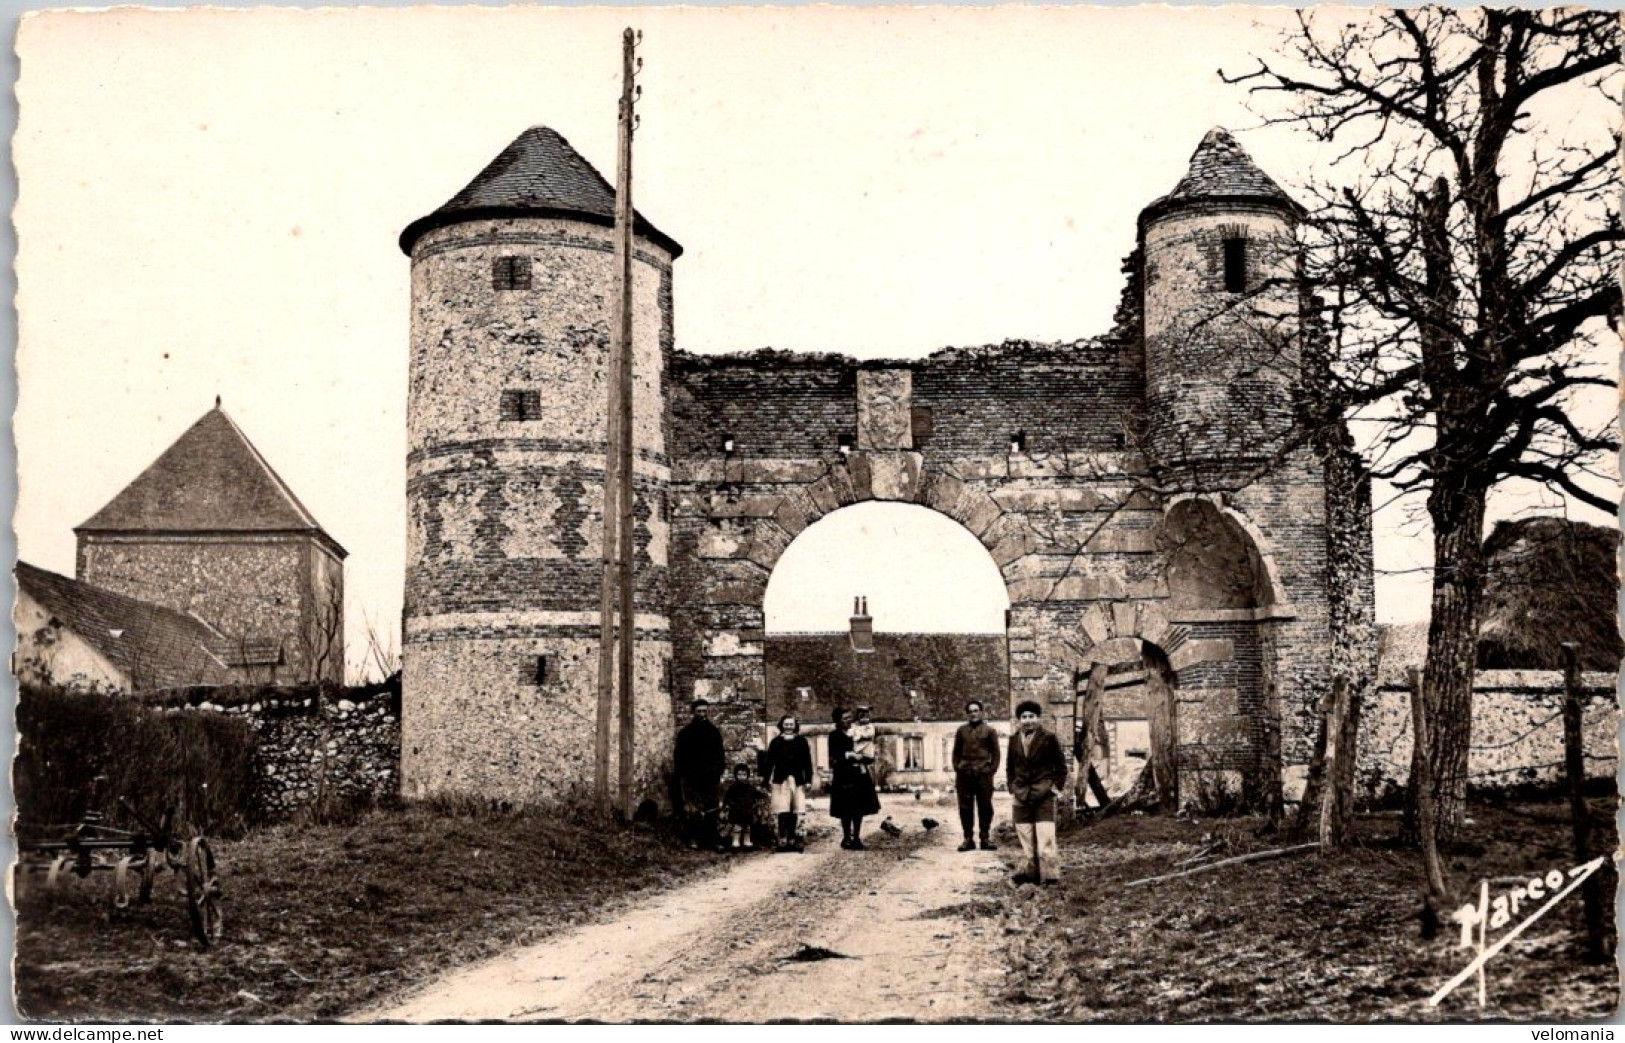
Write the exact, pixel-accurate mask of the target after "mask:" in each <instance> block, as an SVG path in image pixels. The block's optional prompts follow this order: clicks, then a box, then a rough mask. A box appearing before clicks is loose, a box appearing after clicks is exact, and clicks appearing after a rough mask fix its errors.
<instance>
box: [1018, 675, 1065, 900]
mask: <svg viewBox="0 0 1625 1043" xmlns="http://www.w3.org/2000/svg"><path fill="white" fill-rule="evenodd" d="M1043 713H1044V708H1043V707H1041V706H1039V705H1038V704H1037V703H1035V702H1032V701H1031V700H1027V701H1024V702H1022V703H1021V704H1020V705H1019V706H1017V707H1016V733H1015V734H1014V735H1012V736H1010V751H1009V753H1008V755H1007V756H1006V757H1005V761H1006V769H1005V770H1006V772H1007V775H1006V780H1007V782H1008V783H1009V787H1010V796H1011V798H1012V800H1013V803H1012V805H1011V809H1010V820H1011V822H1013V823H1015V827H1016V837H1017V839H1019V840H1020V841H1021V854H1022V866H1023V868H1022V870H1021V872H1019V873H1017V874H1016V878H1015V879H1016V883H1018V884H1031V883H1045V884H1053V883H1058V882H1059V881H1060V879H1061V866H1060V851H1059V850H1058V849H1057V848H1056V846H1055V794H1056V793H1058V792H1060V791H1061V788H1062V787H1063V786H1065V785H1066V754H1064V753H1062V752H1061V741H1060V740H1059V739H1057V738H1056V737H1055V733H1054V732H1051V731H1049V730H1047V729H1046V728H1044V726H1043V725H1041V724H1040V723H1039V719H1040V718H1041V717H1042V716H1043Z"/></svg>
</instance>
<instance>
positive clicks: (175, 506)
mask: <svg viewBox="0 0 1625 1043" xmlns="http://www.w3.org/2000/svg"><path fill="white" fill-rule="evenodd" d="M74 531H75V532H81V533H82V532H97V533H106V532H120V533H125V532H139V533H160V532H161V533H187V532H309V533H312V534H315V535H318V536H320V537H321V538H322V539H323V540H324V541H325V542H326V543H327V544H328V545H329V546H330V547H331V548H332V549H333V550H334V551H335V552H336V553H337V554H338V556H339V557H341V558H342V557H344V555H345V551H344V548H343V547H340V546H339V545H338V543H336V542H335V541H334V540H333V538H332V537H331V536H328V535H327V533H326V532H325V531H323V529H322V527H321V525H320V523H318V522H317V521H316V518H315V517H314V516H313V515H312V514H311V513H310V511H308V510H306V509H305V505H304V504H302V503H300V502H299V498H298V497H297V496H295V495H294V494H293V490H292V489H290V488H288V484H287V483H286V482H284V481H283V480H282V478H281V476H280V475H278V474H277V473H276V471H274V470H273V469H272V468H271V465H270V464H269V463H267V462H266V460H265V457H263V456H261V455H260V452H259V450H258V449H255V448H254V444H253V443H252V442H250V441H249V440H248V436H247V435H245V434H243V431H242V429H241V428H239V427H238V426H237V424H236V423H235V422H234V421H233V420H232V419H231V417H229V416H227V415H226V411H225V410H223V409H221V408H220V406H219V405H218V404H217V405H216V406H215V407H214V408H213V409H211V410H209V411H208V412H207V413H205V414H203V417H202V419H200V420H198V422H197V423H195V424H193V425H192V426H191V427H190V428H188V429H187V430H186V433H185V434H183V435H181V436H180V438H178V439H176V440H175V443H174V444H173V445H171V446H170V447H169V448H168V449H166V450H164V451H163V453H162V454H160V455H159V457H158V459H156V460H154V461H153V462H152V464H151V465H150V466H148V467H147V469H146V470H145V471H142V472H141V473H140V474H139V475H137V476H136V479H135V481H133V482H131V483H130V484H129V485H127V486H125V487H124V490H123V491H122V492H120V493H119V494H118V495H117V496H115V497H113V499H112V501H111V502H109V503H108V504H107V506H105V507H103V508H102V509H101V510H99V511H97V512H96V513H95V514H94V515H93V516H91V518H90V520H89V521H86V522H85V523H84V524H83V525H80V526H78V527H77V528H76V529H74Z"/></svg>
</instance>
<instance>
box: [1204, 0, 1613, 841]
mask: <svg viewBox="0 0 1625 1043" xmlns="http://www.w3.org/2000/svg"><path fill="white" fill-rule="evenodd" d="M1618 33H1619V28H1618V23H1617V21H1616V19H1615V16H1614V15H1612V14H1608V13H1604V12H1600V11H1582V10H1578V9H1554V10H1545V11H1520V10H1509V9H1470V10H1450V9H1443V8H1422V9H1415V10H1390V11H1380V12H1373V13H1371V14H1369V15H1368V14H1365V13H1360V14H1355V15H1351V14H1350V13H1348V12H1344V11H1335V10H1327V11H1317V12H1302V13H1300V14H1299V16H1298V24H1297V27H1296V29H1295V30H1294V31H1293V32H1292V33H1291V34H1289V41H1288V48H1287V53H1286V55H1285V57H1283V58H1282V59H1279V60H1270V61H1262V62H1260V64H1259V66H1258V67H1257V68H1256V69H1254V70H1252V71H1250V72H1246V73H1244V74H1241V75H1236V76H1227V77H1225V79H1226V80H1227V82H1230V83H1240V84H1244V85H1246V86H1248V87H1249V88H1251V90H1252V91H1253V92H1254V95H1255V99H1256V100H1258V101H1260V102H1262V103H1263V106H1264V110H1265V111H1264V119H1265V122H1266V123H1267V124H1284V125H1295V126H1298V127H1301V128H1303V129H1305V130H1307V131H1308V132H1309V133H1311V134H1312V135H1314V136H1315V137H1316V138H1317V139H1319V140H1320V141H1323V142H1327V143H1330V144H1332V145H1333V146H1334V147H1338V148H1341V149H1342V152H1341V154H1340V156H1339V157H1338V164H1339V165H1340V168H1343V169H1347V168H1354V169H1353V173H1352V175H1351V176H1349V177H1348V178H1347V180H1346V181H1345V182H1343V183H1341V184H1339V185H1337V186H1336V187H1333V186H1331V185H1322V186H1319V187H1318V188H1317V189H1316V190H1315V196H1316V199H1315V204H1316V205H1315V210H1314V214H1313V219H1312V220H1311V221H1310V222H1309V223H1308V224H1307V225H1306V232H1307V238H1308V242H1307V244H1306V246H1307V252H1306V275H1307V276H1308V277H1309V278H1310V280H1311V281H1312V282H1313V283H1316V284H1318V288H1319V304H1320V306H1321V307H1322V309H1323V313H1322V321H1323V323H1324V326H1325V328H1326V330H1327V333H1328V337H1329V340H1330V346H1331V350H1332V351H1333V353H1334V364H1335V376H1336V380H1335V389H1334V390H1335V393H1334V394H1332V395H1330V396H1328V403H1327V408H1328V409H1330V410H1342V411H1348V412H1350V413H1351V414H1352V415H1353V416H1354V417H1355V418H1356V419H1357V420H1359V421H1361V422H1364V423H1367V424H1372V425H1374V426H1373V427H1372V428H1371V430H1373V431H1374V434H1373V436H1372V437H1371V439H1370V450H1369V453H1368V455H1369V456H1370V457H1371V462H1372V473H1373V474H1374V475H1375V476H1376V477H1379V478H1383V479H1387V480H1389V481H1391V482H1393V483H1394V484H1395V486H1396V487H1397V488H1398V489H1400V490H1405V491H1409V490H1418V491H1425V492H1426V497H1427V499H1426V510H1427V514H1428V517H1429V519H1430V520H1431V522H1432V527H1433V548H1434V559H1435V565H1434V572H1433V594H1432V621H1431V624H1430V627H1429V632H1428V655H1427V669H1426V675H1425V685H1426V700H1425V705H1426V707H1427V710H1428V714H1429V722H1428V724H1429V731H1430V733H1431V735H1430V742H1429V749H1428V750H1426V751H1424V753H1423V754H1422V755H1425V756H1427V757H1428V758H1429V760H1430V765H1431V767H1432V768H1433V772H1432V774H1433V777H1434V780H1435V782H1434V786H1435V789H1436V792H1437V798H1438V799H1437V810H1438V816H1437V833H1438V835H1439V837H1440V838H1441V839H1449V838H1450V837H1452V836H1453V835H1454V834H1455V833H1456V831H1457V830H1458V829H1459V828H1460V825H1461V822H1462V815H1463V808H1464V803H1465V790H1466V774H1467V746H1468V739H1469V732H1470V727H1471V711H1472V678H1473V671H1474V665H1475V663H1474V657H1475V651H1476V636H1477V617H1478V611H1479V601H1480V595H1481V592H1482V589H1483V582H1484V565H1485V558H1484V553H1483V537H1484V531H1483V530H1484V518H1485V503H1486V497H1487V494H1488V492H1489V490H1490V489H1491V488H1493V487H1494V486H1496V485H1497V484H1498V483H1501V482H1504V481H1506V480H1509V479H1524V480H1527V481H1530V482H1534V483H1539V484H1541V485H1543V486H1547V487H1549V488H1552V489H1555V490H1559V491H1560V492H1561V493H1563V494H1565V495H1567V496H1568V497H1570V498H1572V499H1573V500H1575V501H1578V502H1580V503H1584V504H1588V505H1591V506H1593V507H1596V508H1597V509H1599V510H1604V511H1606V512H1608V513H1609V514H1612V513H1613V512H1614V510H1615V497H1616V494H1615V493H1614V491H1613V490H1612V489H1611V488H1609V482H1610V479H1609V477H1608V476H1607V475H1606V474H1604V473H1601V472H1599V470H1598V466H1599V464H1600V463H1601V461H1602V459H1603V457H1604V454H1608V453H1612V452H1614V451H1615V450H1616V449H1617V448H1618V445H1617V442H1616V440H1615V439H1614V437H1613V436H1612V434H1611V433H1610V431H1609V429H1608V426H1606V424H1605V423H1602V422H1598V423H1595V424H1588V423H1587V422H1586V421H1585V420H1584V419H1583V418H1582V417H1581V416H1580V415H1579V411H1578V410H1577V409H1576V405H1577V402H1578V401H1579V400H1580V398H1581V396H1582V394H1583V393H1584V392H1585V391H1586V389H1590V388H1598V387H1612V386H1614V380H1613V379H1612V376H1611V375H1610V374H1609V373H1608V371H1607V370H1606V368H1605V365H1604V360H1605V359H1607V358H1611V353H1610V352H1609V351H1605V350H1603V348H1604V344H1605V343H1607V342H1609V341H1610V340H1611V338H1612V332H1611V330H1610V329H1609V326H1608V322H1607V320H1608V319H1609V318H1610V317H1614V316H1617V314H1618V312H1619V309H1620V289H1619V285H1618V283H1617V282H1616V281H1615V272H1616V269H1617V267H1618V263H1617V262H1618V258H1619V242H1620V239H1621V231H1620V221H1619V212H1618V206H1617V201H1616V196H1617V194H1618V189H1617V183H1616V181H1615V175H1614V166H1615V159H1614V157H1615V154H1616V152H1617V150H1618V147H1619V138H1618V134H1617V132H1615V131H1613V130H1612V128H1613V127H1614V126H1615V124H1616V122H1617V116H1618V112H1619V106H1620V96H1619V94H1620V91H1619V88H1620V75H1619V56H1620V49H1619V39H1618ZM1221 75H1223V73H1221ZM1275 99H1284V102H1285V105H1284V106H1281V107H1276V106H1275V105H1274V104H1273V102H1274V100H1275ZM1588 111H1591V112H1601V113H1602V114H1603V118H1601V119H1586V118H1584V114H1585V113H1587V112H1588ZM1609 419H1610V420H1611V417H1610V418H1609Z"/></svg>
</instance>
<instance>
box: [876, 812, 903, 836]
mask: <svg viewBox="0 0 1625 1043" xmlns="http://www.w3.org/2000/svg"><path fill="white" fill-rule="evenodd" d="M880 831H881V832H882V833H884V834H886V835H887V836H888V837H900V836H902V835H903V831H902V829H901V828H900V827H899V826H898V825H897V823H895V822H893V821H892V820H891V816H890V815H887V816H886V818H885V820H884V821H882V822H881V823H880Z"/></svg>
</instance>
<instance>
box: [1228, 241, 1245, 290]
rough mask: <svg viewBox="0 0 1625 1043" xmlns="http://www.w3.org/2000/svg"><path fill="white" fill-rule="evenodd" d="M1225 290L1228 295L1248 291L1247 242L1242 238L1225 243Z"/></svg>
mask: <svg viewBox="0 0 1625 1043" xmlns="http://www.w3.org/2000/svg"><path fill="white" fill-rule="evenodd" d="M1224 289H1225V292H1226V293H1242V292H1243V291H1245V290H1246V289H1247V240H1245V239H1242V238H1240V237H1233V238H1229V239H1226V240H1225V241H1224Z"/></svg>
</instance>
